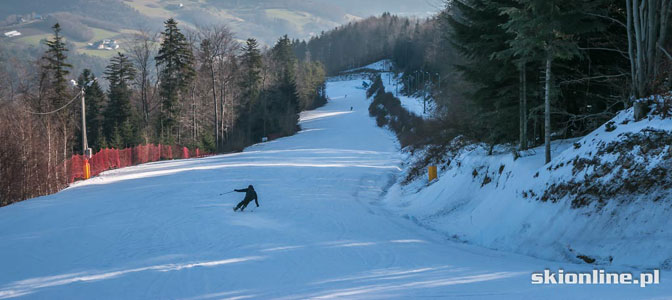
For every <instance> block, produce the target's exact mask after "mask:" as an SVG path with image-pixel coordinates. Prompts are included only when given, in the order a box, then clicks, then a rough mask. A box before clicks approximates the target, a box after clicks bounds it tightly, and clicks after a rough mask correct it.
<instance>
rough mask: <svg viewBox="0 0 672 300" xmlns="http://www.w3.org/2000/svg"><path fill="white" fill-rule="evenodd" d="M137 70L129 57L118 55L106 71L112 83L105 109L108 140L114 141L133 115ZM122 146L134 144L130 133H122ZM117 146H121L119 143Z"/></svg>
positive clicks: (106, 76) (107, 77)
mask: <svg viewBox="0 0 672 300" xmlns="http://www.w3.org/2000/svg"><path fill="white" fill-rule="evenodd" d="M135 73H136V71H135V68H134V67H133V63H131V62H130V61H129V59H128V57H127V56H125V55H124V54H122V53H117V56H115V57H113V58H112V59H111V61H110V64H109V65H108V66H107V69H106V71H105V78H106V79H107V80H108V81H109V83H110V88H109V91H108V94H107V95H108V96H107V97H108V99H109V102H108V104H107V108H106V109H105V133H106V136H107V139H108V140H113V136H114V134H115V131H117V129H119V128H120V127H121V126H128V123H129V122H130V120H131V116H132V115H133V107H132V106H131V95H132V90H131V86H130V85H131V82H132V81H133V80H134V79H135ZM121 136H122V138H123V140H122V141H121V145H123V146H126V145H128V144H132V143H131V140H132V139H133V137H132V136H131V135H130V133H129V132H128V131H123V132H122V135H121ZM115 146H120V144H119V143H117V145H115Z"/></svg>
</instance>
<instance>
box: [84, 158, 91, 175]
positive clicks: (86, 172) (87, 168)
mask: <svg viewBox="0 0 672 300" xmlns="http://www.w3.org/2000/svg"><path fill="white" fill-rule="evenodd" d="M89 178H91V165H90V164H89V160H88V159H84V179H89Z"/></svg>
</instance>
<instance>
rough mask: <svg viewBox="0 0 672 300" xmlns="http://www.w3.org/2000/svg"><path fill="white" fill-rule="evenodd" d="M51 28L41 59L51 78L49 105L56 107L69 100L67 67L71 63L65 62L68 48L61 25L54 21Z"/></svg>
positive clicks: (69, 67)
mask: <svg viewBox="0 0 672 300" xmlns="http://www.w3.org/2000/svg"><path fill="white" fill-rule="evenodd" d="M52 29H53V30H54V36H53V38H52V39H51V40H47V42H46V45H47V51H46V53H45V54H44V56H43V57H42V59H43V60H44V61H45V62H46V63H45V65H44V67H43V68H44V69H45V70H46V71H48V73H49V75H50V78H51V92H50V95H51V99H52V101H51V105H52V107H55V108H58V107H61V106H62V105H63V104H65V103H66V101H67V100H69V99H68V98H69V95H68V85H67V76H68V74H70V71H69V70H68V69H71V68H72V65H71V64H68V63H67V62H66V60H67V58H68V56H67V54H66V52H68V48H67V47H66V45H65V40H64V39H63V36H62V35H61V25H59V24H58V23H56V24H55V25H54V26H53V27H52Z"/></svg>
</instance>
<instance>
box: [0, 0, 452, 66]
mask: <svg viewBox="0 0 672 300" xmlns="http://www.w3.org/2000/svg"><path fill="white" fill-rule="evenodd" d="M391 7H393V9H392V11H391V12H392V13H395V14H400V15H406V16H420V17H427V16H430V15H431V14H434V13H435V11H436V10H437V9H438V8H439V6H436V5H432V4H431V3H429V2H426V1H417V3H415V4H413V5H410V4H409V3H408V1H396V2H394V3H390V1H369V2H367V3H366V4H362V3H360V2H356V1H343V2H339V3H338V4H336V3H332V2H331V1H326V0H315V1H297V0H265V1H225V0H186V1H180V0H112V1H83V0H57V1H49V2H48V3H46V4H41V3H38V2H34V1H18V0H8V1H5V2H3V6H2V7H1V8H0V30H6V31H9V30H19V31H20V32H21V33H22V34H23V35H22V37H21V38H18V39H14V40H15V41H19V42H22V43H26V44H32V45H35V44H37V43H38V42H39V41H40V40H41V39H42V38H44V37H45V36H46V35H48V34H50V31H49V26H51V25H53V24H51V23H53V22H55V21H59V22H61V23H66V24H65V25H64V26H63V27H64V33H65V35H66V37H68V38H69V39H72V40H73V41H76V42H79V43H83V44H84V45H85V44H86V43H89V42H95V41H97V40H100V39H108V38H112V39H121V38H123V37H124V34H128V33H130V32H132V31H133V30H137V29H141V28H142V29H151V30H159V29H161V24H162V22H163V21H164V20H165V19H167V18H170V17H173V18H176V19H177V20H178V22H180V23H182V26H184V27H187V28H196V27H197V26H207V25H212V24H226V25H228V26H230V27H231V29H232V30H233V31H234V32H235V33H236V34H237V37H238V38H239V39H241V40H244V39H247V38H249V37H254V38H256V39H258V40H261V41H262V42H263V43H265V44H267V45H272V44H273V43H275V41H276V39H277V38H278V37H279V36H282V35H284V34H288V35H289V36H291V37H292V38H301V39H305V38H309V37H310V36H312V35H316V34H319V33H320V32H322V31H326V30H329V29H332V28H334V27H336V26H339V25H341V24H345V23H348V22H351V21H354V20H358V19H361V18H365V17H368V16H371V15H378V14H381V13H382V12H385V11H390V8H391ZM36 17H37V18H36ZM21 18H23V20H20V19H21ZM49 18H50V19H49ZM62 25H63V24H62ZM77 46H78V47H79V49H83V48H82V47H81V46H82V45H81V44H78V45H77ZM85 53H87V54H90V55H99V56H106V55H105V52H95V51H86V52H85Z"/></svg>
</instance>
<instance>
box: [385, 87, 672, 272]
mask: <svg viewBox="0 0 672 300" xmlns="http://www.w3.org/2000/svg"><path fill="white" fill-rule="evenodd" d="M662 99H663V98H658V103H659V105H658V106H657V107H656V106H655V105H654V109H653V111H654V113H653V114H652V115H651V116H649V117H648V118H645V119H643V120H639V121H635V120H634V118H633V109H632V108H631V109H628V110H624V111H622V112H621V113H619V114H618V115H617V116H616V117H615V118H614V119H612V120H611V121H610V122H607V123H606V124H604V125H603V126H601V127H600V128H598V129H597V130H595V131H594V132H592V133H590V134H588V135H587V136H585V137H583V138H578V139H571V140H558V141H555V142H554V143H553V146H552V150H553V153H554V155H555V157H554V158H553V161H552V162H551V163H550V164H548V165H545V164H544V155H543V154H544V151H543V147H538V148H534V149H530V150H528V151H525V152H522V153H519V155H520V157H519V158H518V157H517V156H516V155H514V154H512V152H511V150H510V149H511V148H510V147H508V146H498V147H496V148H495V151H494V154H493V155H487V153H488V149H487V146H485V145H479V144H468V143H465V142H464V141H463V140H462V139H461V138H457V139H456V140H454V141H453V143H452V147H449V149H453V150H452V151H449V153H447V154H446V155H445V157H444V158H443V159H442V161H443V163H442V164H439V165H438V167H439V170H440V171H439V180H438V181H435V182H431V183H428V182H427V179H426V178H424V177H423V178H421V179H417V180H415V181H413V182H411V183H410V184H409V185H407V186H403V185H401V184H397V185H395V186H394V187H393V188H391V190H390V191H389V193H388V194H387V195H386V200H385V203H387V204H388V205H389V206H390V207H392V209H393V210H395V211H396V212H397V213H398V214H400V215H402V216H404V217H405V218H407V219H410V220H412V221H414V222H416V223H417V224H420V225H421V226H423V227H426V228H429V229H431V230H435V231H438V232H440V233H442V234H444V235H445V236H446V237H447V238H449V239H451V240H455V241H461V242H466V243H472V244H477V245H483V246H486V247H488V248H492V249H498V250H506V251H513V252H517V253H522V254H525V255H530V256H534V257H540V258H544V259H551V260H558V261H570V262H574V263H593V264H599V265H625V266H635V267H638V268H665V269H669V268H670V267H671V266H672V256H671V255H670V253H671V252H672V243H671V242H670V241H669V236H670V234H671V233H670V228H672V227H671V225H672V222H671V221H670V218H669V211H670V208H671V203H672V184H671V182H670V178H671V177H670V176H669V170H670V169H671V168H672V147H671V146H670V145H671V144H672V140H671V138H670V137H672V120H671V119H670V118H669V117H663V116H662V113H661V107H662V103H663V102H662V101H663V100H662ZM665 101H668V102H669V101H670V100H669V99H668V98H665ZM668 105H669V104H668ZM665 109H669V108H665ZM656 111H657V112H656ZM423 154H424V153H423V152H422V151H419V152H416V153H415V154H413V155H412V154H410V153H407V158H406V159H405V161H408V162H409V164H408V165H412V164H413V161H414V160H417V159H421V158H422V157H423ZM408 171H409V169H406V172H408Z"/></svg>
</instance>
